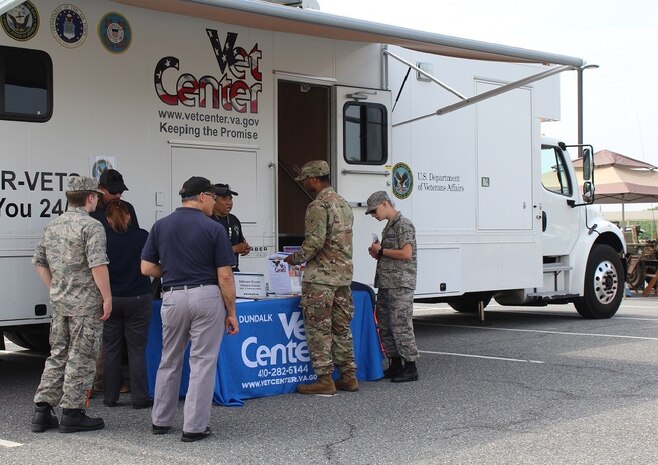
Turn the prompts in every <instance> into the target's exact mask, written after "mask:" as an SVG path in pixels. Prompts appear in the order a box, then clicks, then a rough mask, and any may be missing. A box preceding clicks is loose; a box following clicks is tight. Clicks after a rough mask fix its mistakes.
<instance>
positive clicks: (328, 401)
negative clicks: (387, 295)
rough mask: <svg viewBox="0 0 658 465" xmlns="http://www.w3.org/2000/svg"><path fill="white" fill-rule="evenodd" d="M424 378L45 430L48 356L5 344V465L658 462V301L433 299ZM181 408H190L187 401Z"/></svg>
mask: <svg viewBox="0 0 658 465" xmlns="http://www.w3.org/2000/svg"><path fill="white" fill-rule="evenodd" d="M416 315H417V316H416V317H415V318H414V325H415V329H416V336H417V342H418V347H419V349H420V351H421V358H420V359H419V361H418V369H419V373H420V380H419V381H418V382H414V383H403V384H394V383H390V382H388V381H386V380H380V381H375V382H364V383H362V384H361V387H360V389H359V391H358V392H355V393H345V392H340V393H339V394H337V395H335V396H331V397H326V396H302V395H299V394H288V395H282V396H276V397H269V398H263V399H252V400H248V401H246V403H245V405H244V406H243V407H222V406H213V408H212V414H211V427H212V429H213V435H212V436H210V437H209V438H208V439H205V440H203V441H200V442H197V443H183V442H181V441H180V434H181V425H182V412H181V410H182V409H181V408H179V413H178V416H177V418H176V421H175V425H174V428H173V429H172V431H171V432H170V433H169V434H165V435H161V436H154V435H153V434H151V432H150V429H149V426H150V410H134V409H132V408H131V403H130V395H129V394H122V397H121V402H122V404H123V405H120V406H119V407H115V408H109V407H105V406H104V405H103V404H102V402H101V400H100V399H93V401H92V408H91V411H90V414H91V415H94V416H95V415H98V416H102V417H103V418H104V420H105V423H106V424H107V427H106V428H105V429H104V430H101V431H94V432H86V433H75V434H62V433H59V432H57V431H56V430H50V431H47V432H45V433H41V434H35V433H31V432H30V418H31V415H32V411H33V404H32V397H33V395H34V390H35V389H36V386H37V384H38V382H39V378H40V375H41V369H42V367H43V362H44V357H43V356H40V355H37V354H33V353H31V352H29V351H25V350H21V349H20V348H18V347H16V346H13V345H11V344H8V347H7V349H8V350H7V351H0V405H1V409H0V463H2V464H3V465H11V464H82V463H84V464H89V463H93V464H94V465H104V464H111V465H118V464H144V465H146V464H179V463H180V464H233V465H235V464H346V465H351V464H478V465H483V464H496V465H498V464H533V465H535V464H656V463H658V370H657V368H658V300H657V299H656V298H655V297H651V298H642V297H633V298H627V299H624V301H623V303H622V308H621V309H620V311H619V312H618V313H617V315H616V316H615V317H614V318H612V319H609V320H585V319H583V318H581V317H580V316H578V314H577V313H576V311H575V309H574V308H573V307H572V306H548V307H539V308H533V307H500V306H497V305H496V304H495V302H493V303H492V304H491V305H490V306H489V307H488V308H487V313H486V321H485V322H484V323H479V322H478V321H477V318H476V317H475V316H473V315H464V314H460V313H456V312H454V311H452V310H450V309H448V307H447V306H445V305H427V304H422V305H417V307H416ZM179 407H182V403H181V404H180V406H179Z"/></svg>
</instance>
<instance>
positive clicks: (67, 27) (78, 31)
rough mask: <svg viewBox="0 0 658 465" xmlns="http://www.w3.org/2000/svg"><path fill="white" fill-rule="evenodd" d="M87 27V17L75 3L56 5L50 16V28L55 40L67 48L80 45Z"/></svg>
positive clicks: (85, 36)
mask: <svg viewBox="0 0 658 465" xmlns="http://www.w3.org/2000/svg"><path fill="white" fill-rule="evenodd" d="M87 29H88V28H87V19H86V18H85V15H84V14H83V13H82V11H81V10H80V8H78V7H77V6H75V5H71V4H64V5H60V6H58V7H57V8H55V11H53V14H52V16H51V18H50V30H51V32H52V33H53V36H54V37H55V40H56V41H57V42H59V43H60V45H63V46H64V47H67V48H75V47H77V46H79V45H81V44H82V43H83V42H84V41H85V39H86V38H87Z"/></svg>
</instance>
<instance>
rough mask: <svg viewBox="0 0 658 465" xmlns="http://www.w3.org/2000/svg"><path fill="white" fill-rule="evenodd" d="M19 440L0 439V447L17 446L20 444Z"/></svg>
mask: <svg viewBox="0 0 658 465" xmlns="http://www.w3.org/2000/svg"><path fill="white" fill-rule="evenodd" d="M22 445H23V444H21V443H20V442H12V441H5V440H4V439H0V447H19V446H22Z"/></svg>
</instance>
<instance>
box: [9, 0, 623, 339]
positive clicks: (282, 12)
mask: <svg viewBox="0 0 658 465" xmlns="http://www.w3.org/2000/svg"><path fill="white" fill-rule="evenodd" d="M9 3H10V4H9V5H7V2H5V7H4V9H3V11H2V12H1V13H4V14H3V15H2V31H0V140H2V148H1V149H0V150H1V152H0V160H1V165H0V331H1V330H4V332H5V334H6V335H7V336H8V337H9V338H10V339H11V340H13V341H15V342H17V343H19V344H21V345H24V346H26V347H35V348H43V346H44V344H47V341H45V339H44V337H43V334H44V329H47V326H46V325H47V323H48V322H49V313H50V309H49V305H48V296H47V292H46V290H45V289H44V286H43V284H42V283H41V282H40V281H39V280H38V276H37V274H36V273H35V271H34V269H33V266H32V265H31V262H30V259H31V256H32V254H33V251H34V248H35V246H36V244H37V241H38V240H39V238H40V236H41V233H42V230H43V228H44V226H45V225H46V224H47V223H48V222H49V221H50V220H52V218H54V217H55V216H57V215H59V214H61V213H62V211H64V210H65V207H66V199H65V196H64V190H65V187H66V179H67V176H69V175H71V174H74V173H77V174H84V175H94V176H98V174H99V173H100V171H101V170H102V169H103V168H104V167H107V166H112V167H114V168H116V169H118V170H119V171H120V172H121V173H122V174H123V176H124V179H125V182H126V184H127V185H128V187H129V190H128V191H127V192H125V193H124V198H125V199H126V200H128V201H129V202H131V203H132V204H133V205H134V206H135V209H136V212H137V216H138V218H139V223H140V226H142V227H143V228H145V229H149V228H150V226H151V225H152V224H153V223H154V222H155V221H156V220H157V219H158V218H161V217H163V216H165V215H167V214H169V213H170V212H171V211H172V210H173V209H175V208H176V207H177V206H179V204H180V197H179V195H178V190H179V189H180V186H181V185H182V183H183V181H184V180H185V179H187V178H188V177H190V176H192V175H202V176H206V177H208V178H209V179H211V180H212V181H213V182H222V183H228V184H230V186H231V188H232V189H233V190H235V191H237V192H238V193H239V196H238V197H236V198H235V199H234V200H235V207H234V213H235V214H236V215H237V216H238V217H239V218H240V220H241V221H242V224H243V229H244V234H245V236H246V237H247V240H248V241H249V242H250V244H251V245H252V247H253V250H252V252H251V253H250V254H249V255H247V256H245V257H242V258H241V268H242V270H243V271H253V272H264V271H265V269H266V267H265V264H266V257H267V256H268V255H270V254H272V253H273V252H275V251H277V250H280V249H281V248H282V247H283V246H285V245H297V244H300V243H301V241H302V239H303V235H304V211H305V208H306V206H307V205H308V203H309V201H310V199H309V196H308V195H307V194H306V192H305V191H304V190H303V189H302V188H301V186H300V185H299V183H296V182H295V181H294V177H295V176H296V171H297V169H298V168H299V167H300V166H302V165H303V164H304V163H305V162H306V161H308V160H312V159H326V160H327V161H328V162H329V164H330V166H331V168H332V173H331V176H332V184H333V185H334V186H335V188H336V190H337V191H338V192H339V193H340V194H341V195H343V196H344V197H345V198H346V199H347V200H348V201H349V202H350V204H351V205H352V207H353V208H354V213H355V215H354V216H355V224H354V270H355V275H354V279H355V280H356V281H360V282H364V283H372V282H373V275H374V267H375V263H374V261H373V260H372V259H371V258H370V257H369V255H368V253H367V247H368V245H369V244H370V241H371V238H372V233H379V232H380V231H381V229H382V226H383V225H382V224H380V223H378V222H377V221H376V220H374V219H373V218H371V217H370V216H369V215H365V214H364V212H365V201H366V199H367V198H368V196H369V195H370V194H371V193H372V192H374V191H376V190H386V191H387V192H389V193H390V196H391V198H392V199H394V200H395V202H396V205H397V207H398V208H399V209H400V210H401V211H402V212H403V214H404V215H406V216H408V217H409V218H411V220H412V221H413V222H414V224H415V226H416V230H417V243H418V287H417V290H416V293H417V298H419V299H425V300H429V301H447V302H449V303H450V304H451V305H452V306H453V307H454V308H455V309H457V310H460V311H474V310H478V309H483V308H484V306H485V305H486V304H487V303H488V302H489V301H490V299H491V298H495V299H496V300H497V301H498V302H499V303H501V304H508V305H521V304H523V305H533V304H534V305H545V304H546V303H556V302H557V303H574V304H575V306H576V309H577V310H578V312H579V313H580V314H581V315H583V316H584V317H587V318H608V317H611V316H612V315H614V313H615V312H616V311H617V308H618V306H619V303H620V300H621V298H622V293H623V287H624V286H623V283H624V280H625V263H624V262H623V261H622V260H621V259H620V255H621V254H622V253H623V252H624V249H625V243H624V240H623V237H622V235H621V232H620V231H619V230H618V229H617V228H616V226H614V225H612V224H610V223H609V222H607V221H605V220H604V219H603V218H602V217H601V216H600V214H599V213H597V212H596V211H594V210H593V209H592V208H591V207H588V206H587V205H586V203H591V202H592V200H593V190H594V188H593V180H592V179H591V177H590V178H589V181H588V182H586V184H585V186H584V188H583V189H584V192H585V194H584V195H583V194H581V192H580V191H581V188H580V187H579V186H578V184H577V182H576V177H575V174H574V170H573V167H572V165H571V161H570V158H569V156H568V154H567V152H566V148H565V147H566V146H565V145H564V144H561V143H558V142H557V141H547V140H542V138H541V127H540V126H541V122H542V121H551V120H558V119H559V118H560V99H559V73H561V72H563V71H570V70H576V72H582V67H583V66H584V62H583V60H581V59H578V58H573V57H568V56H562V55H555V54H551V53H543V52H537V51H531V50H526V49H520V48H514V47H508V46H503V45H497V44H491V43H484V42H477V41H472V40H466V39H458V38H454V37H448V36H443V35H439V34H432V33H427V32H421V31H415V30H410V29H404V28H398V27H394V26H388V25H381V24H375V23H371V22H366V21H359V20H354V19H348V18H343V17H339V16H333V15H328V14H324V13H322V12H319V11H312V10H304V9H300V8H292V7H287V6H282V5H277V4H273V3H266V2H260V1H254V0H119V1H101V0H85V1H84V2H77V3H72V4H62V3H61V2H60V1H56V0H31V1H27V2H24V3H20V4H17V3H16V2H13V4H11V3H12V2H9ZM580 150H582V147H581V148H580ZM583 153H584V154H585V167H586V171H587V169H591V168H592V164H591V157H590V156H589V155H590V154H591V150H590V149H584V150H583ZM583 198H584V200H583ZM0 340H2V338H0Z"/></svg>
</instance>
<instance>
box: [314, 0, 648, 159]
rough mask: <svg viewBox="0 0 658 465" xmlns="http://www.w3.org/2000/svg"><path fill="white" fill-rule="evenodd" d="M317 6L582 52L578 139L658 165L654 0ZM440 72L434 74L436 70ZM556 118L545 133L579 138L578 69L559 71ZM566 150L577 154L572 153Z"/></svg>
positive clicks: (335, 1)
mask: <svg viewBox="0 0 658 465" xmlns="http://www.w3.org/2000/svg"><path fill="white" fill-rule="evenodd" d="M318 2H319V4H320V10H321V11H324V12H326V13H331V14H337V15H341V16H348V17H353V18H358V19H364V20H369V21H374V22H378V23H386V24H393V25H396V26H402V27H408V28H412V29H419V30H424V31H429V32H435V33H439V34H445V35H450V36H456V37H463V38H467V39H475V40H482V41H486V42H494V43H497V44H504V45H511V46H515V47H522V48H527V49H531V50H539V51H542V52H551V53H558V54H562V55H568V56H573V57H578V58H582V59H584V60H585V61H586V62H587V63H588V64H596V65H599V68H598V69H587V70H585V71H584V72H583V82H584V91H583V102H584V103H583V113H584V123H583V139H584V142H585V143H589V144H592V145H593V146H594V150H595V151H598V150H603V149H607V150H611V151H613V152H617V153H621V154H622V155H626V156H629V157H632V158H636V159H638V160H642V161H645V162H648V163H651V164H653V165H656V166H658V124H657V123H656V120H655V116H654V115H655V114H656V113H657V112H656V108H657V107H658V61H657V59H656V58H657V57H658V2H656V1H655V0H626V1H621V0H551V1H542V2H539V1H527V0H525V1H522V0H495V1H493V0H413V1H407V2H401V1H394V0H318ZM439 78H440V77H439ZM561 92H562V102H561V106H562V120H561V121H560V122H558V123H548V124H546V123H545V124H544V125H543V127H542V131H543V133H544V134H545V135H547V136H553V137H557V138H559V139H561V140H564V141H565V142H567V143H576V142H577V118H576V115H577V104H576V72H575V71H570V72H566V73H563V74H562V77H561ZM572 156H575V155H574V154H573V153H572Z"/></svg>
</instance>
